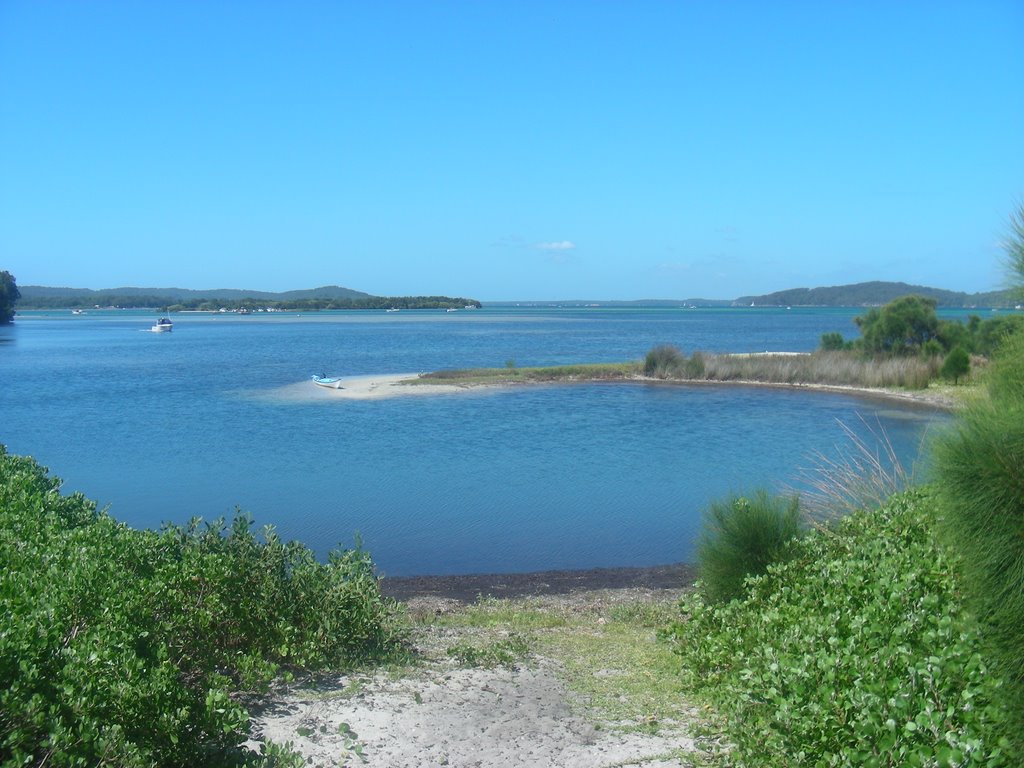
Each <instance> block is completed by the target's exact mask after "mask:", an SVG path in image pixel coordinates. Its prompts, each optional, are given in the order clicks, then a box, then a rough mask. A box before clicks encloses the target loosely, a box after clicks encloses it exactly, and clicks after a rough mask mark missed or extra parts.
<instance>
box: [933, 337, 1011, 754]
mask: <svg viewBox="0 0 1024 768" xmlns="http://www.w3.org/2000/svg"><path fill="white" fill-rule="evenodd" d="M934 463H935V475H936V480H935V485H936V487H937V488H938V490H939V492H940V494H941V499H942V502H943V512H944V515H945V521H944V522H945V529H946V533H947V535H948V538H949V541H950V542H951V543H952V545H953V546H954V547H955V548H956V549H957V550H959V551H960V553H961V554H962V563H963V565H962V567H963V573H964V583H965V586H966V588H967V591H968V595H969V596H970V598H971V604H972V605H973V607H974V608H975V610H976V611H977V612H978V614H979V616H980V617H981V619H982V620H983V621H984V622H985V625H986V627H987V630H988V634H989V637H990V638H991V640H992V644H993V650H994V652H995V654H996V656H997V658H998V659H999V661H1000V664H1001V667H1002V669H1003V670H1004V671H1005V673H1006V674H1007V676H1008V677H1009V679H1010V680H1011V681H1012V682H1013V683H1014V685H1015V686H1016V694H1017V699H1018V708H1019V712H1018V718H1019V724H1020V728H1021V733H1022V734H1024V337H1020V336H1015V337H1013V338H1011V339H1010V340H1008V341H1007V342H1006V343H1005V345H1004V347H1003V349H1002V350H1001V353H1000V355H999V356H998V357H997V358H996V359H995V360H994V361H993V364H992V367H991V370H990V373H989V380H988V398H987V399H984V400H981V401H979V402H976V403H974V404H973V405H972V406H971V407H970V408H968V409H966V410H965V411H963V412H962V413H961V414H960V415H959V417H958V418H957V420H956V422H955V424H954V426H953V428H952V429H950V430H949V431H948V432H946V433H945V434H943V435H942V436H941V437H940V438H939V439H938V440H937V441H936V444H935V448H934ZM1021 742H1022V746H1024V736H1022V739H1021Z"/></svg>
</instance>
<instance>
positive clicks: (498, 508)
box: [0, 308, 942, 576]
mask: <svg viewBox="0 0 1024 768" xmlns="http://www.w3.org/2000/svg"><path fill="white" fill-rule="evenodd" d="M856 314H857V312H855V311H852V310H849V311H848V310H807V309H794V310H789V311H787V310H782V309H779V310H765V309H707V310H683V309H602V308H588V309H555V308H553V309H488V308H485V309H482V310H475V311H465V310H464V311H460V312H455V313H444V312H428V311H419V312H414V311H402V312H397V313H385V312H358V313H356V312H349V313H341V312H339V313H313V314H305V315H296V314H283V313H282V314H272V315H250V316H237V315H227V316H223V315H204V314H182V315H176V316H175V317H174V331H173V333H170V334H155V333H149V332H148V328H149V326H150V325H151V324H152V322H153V321H154V319H155V315H153V314H152V313H136V312H124V311H121V312H117V311H111V312H91V313H88V314H86V315H81V316H72V315H71V314H70V312H50V313H42V312H40V313H36V312H23V313H21V314H19V315H18V317H17V321H16V323H15V324H14V325H13V326H10V327H5V328H0V443H3V444H5V445H6V446H7V448H8V450H9V452H11V453H18V454H29V455H32V456H34V457H36V458H37V459H38V460H39V461H40V462H41V463H42V464H44V465H45V466H48V467H49V468H50V470H51V472H52V473H53V474H55V475H57V476H59V477H61V478H62V479H63V480H64V483H65V485H64V487H65V490H68V491H71V490H77V491H82V492H83V493H85V494H86V495H87V496H88V497H90V498H92V499H95V500H96V501H97V502H98V503H99V504H100V505H101V506H106V505H109V510H110V512H111V514H113V515H114V516H115V517H116V518H118V519H120V520H123V521H125V522H127V523H129V524H131V525H133V526H136V527H154V528H155V527H159V526H160V524H161V523H162V522H163V521H172V522H176V523H184V522H186V521H187V520H188V519H189V518H191V517H193V516H201V517H203V518H206V519H212V518H216V517H219V516H227V517H230V516H231V515H232V514H233V513H234V510H235V508H236V506H237V507H240V508H241V509H243V510H245V511H248V512H250V513H251V514H252V515H253V516H254V517H255V519H256V522H257V524H258V525H260V526H262V525H264V524H273V525H274V526H276V528H277V530H278V532H279V533H280V534H281V535H282V536H283V537H285V538H288V539H291V538H297V539H300V540H302V541H303V542H304V543H306V544H308V545H309V546H310V547H312V548H313V549H314V550H316V551H317V552H318V553H319V554H320V555H325V554H326V552H327V551H328V550H330V549H331V548H332V547H335V546H339V545H341V546H349V545H351V544H352V542H353V537H354V534H355V533H356V532H358V533H359V534H360V535H361V536H362V539H363V541H364V544H365V546H366V547H367V548H368V549H369V550H370V551H371V552H372V554H373V556H374V559H375V561H376V562H377V564H378V566H379V568H380V569H381V571H383V572H384V573H386V574H389V575H394V576H398V575H423V574H453V573H472V572H512V571H533V570H545V569H555V568H590V567H603V566H627V565H656V564H662V563H671V562H679V561H686V560H688V559H689V558H690V557H691V556H692V549H693V544H694V541H695V538H696V536H697V533H698V530H699V523H700V513H701V509H702V508H704V507H705V506H706V505H707V504H708V502H709V501H710V500H712V499H715V498H717V497H720V496H723V495H725V494H727V493H729V492H733V491H746V490H750V489H752V488H754V487H756V486H758V485H767V486H771V487H773V488H779V487H780V486H783V485H785V484H791V483H795V482H797V481H798V480H799V476H800V473H801V469H805V468H807V467H809V466H811V465H813V464H814V458H813V457H814V455H815V454H817V453H824V454H826V455H835V453H836V450H837V446H843V445H845V444H846V439H845V437H844V434H843V430H842V427H841V423H842V424H846V425H848V426H850V427H851V428H855V429H857V430H858V431H861V432H864V431H865V429H864V426H863V424H862V420H864V421H866V422H867V423H868V424H871V425H872V426H873V427H875V428H876V429H877V428H878V426H879V425H880V426H881V427H882V428H884V430H885V431H886V433H887V434H888V435H889V437H890V439H891V440H892V441H893V442H894V443H895V444H896V446H897V448H898V450H899V452H900V453H901V454H902V455H903V457H904V461H905V463H907V464H912V463H913V462H914V460H915V457H916V456H917V454H918V450H919V446H920V444H921V440H922V437H923V435H924V434H925V432H926V431H927V429H928V428H929V426H930V425H933V424H934V423H935V422H936V421H941V420H942V416H941V415H939V414H936V413H935V412H933V411H931V410H927V409H919V408H912V407H909V406H903V405H901V404H895V403H893V402H892V401H885V400H877V399H866V398H858V397H851V396H847V395H838V394H831V393H814V392H795V391H790V390H778V389H758V388H747V387H736V386H727V387H718V386H666V385H643V384H625V383H615V384H585V385H551V386H538V387H525V388H516V389H511V390H485V391H470V392H464V393H457V394H450V395H437V396H430V397H413V398H395V399H389V400H377V401H349V400H338V401H332V400H325V399H321V398H308V399H307V398H303V397H295V396H294V393H295V392H296V391H297V388H298V387H299V386H300V385H305V383H307V382H308V379H309V376H310V375H311V374H313V373H319V372H321V371H323V372H327V373H328V374H330V375H338V376H353V375H362V374H382V373H404V372H416V371H428V370H436V369H439V368H447V367H463V366H497V367H501V366H504V365H505V364H506V361H509V360H514V361H515V362H516V363H517V364H518V365H552V364H560V363H578V362H605V361H623V360H635V359H640V358H642V357H643V356H644V354H645V353H646V352H647V350H648V349H650V348H651V347H653V346H655V345H656V344H661V343H671V344H676V345H678V346H679V347H680V348H681V349H683V350H684V351H685V352H687V354H689V353H690V352H692V351H693V350H695V349H701V350H706V351H713V352H749V351H765V350H771V351H784V350H789V351H809V350H811V349H813V348H814V347H815V346H816V345H817V343H818V340H819V337H820V335H821V334H822V333H824V332H827V331H835V330H838V331H842V332H843V333H844V334H846V335H847V336H855V335H856V329H855V327H854V326H853V324H852V318H853V317H854V316H855V315H856ZM308 386H309V387H314V385H313V384H312V383H311V382H308ZM298 391H301V389H299V390H298ZM285 393H288V394H285Z"/></svg>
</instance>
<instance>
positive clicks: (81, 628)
mask: <svg viewBox="0 0 1024 768" xmlns="http://www.w3.org/2000/svg"><path fill="white" fill-rule="evenodd" d="M251 526H252V522H251V520H249V519H248V518H245V517H241V516H240V517H238V518H236V520H235V521H234V524H233V525H232V526H231V528H230V529H225V527H224V525H223V523H217V524H214V525H208V526H201V525H200V524H199V523H198V521H194V522H193V523H192V524H191V525H189V526H187V527H184V528H176V527H172V528H167V529H165V530H164V531H161V532H155V531H136V530H132V529H130V528H128V527H127V526H125V525H123V524H121V523H118V522H116V521H115V520H114V519H113V518H111V517H110V516H109V515H107V514H105V513H103V512H97V510H96V505H95V504H94V503H93V502H91V501H89V500H88V499H86V498H85V497H83V496H82V495H81V494H74V495H70V496H63V495H61V493H60V481H59V480H57V479H56V478H51V477H49V476H48V475H47V472H46V470H45V469H44V468H42V467H40V466H39V465H38V464H37V463H36V462H34V461H33V460H32V459H29V458H23V457H17V456H11V455H8V454H7V452H6V450H5V449H4V448H3V447H2V446H0V611H2V614H3V616H4V622H3V625H2V626H0V763H2V764H3V765H50V764H53V765H88V766H92V765H120V766H151V765H169V766H170V765H176V766H180V765H218V766H219V765H228V764H239V763H241V762H244V761H249V762H254V761H258V759H259V758H257V757H255V756H252V755H249V753H248V752H247V751H246V750H244V749H243V748H242V747H241V744H242V742H243V741H244V739H245V738H246V730H247V726H248V714H247V712H246V710H245V709H244V708H243V707H242V706H241V704H239V703H238V701H237V700H236V699H235V698H234V694H235V693H236V692H244V691H255V692H258V691H261V690H263V689H264V688H265V686H266V685H267V683H268V682H269V681H270V680H272V679H273V678H274V677H275V676H276V675H278V674H279V673H281V672H284V671H287V670H289V669H291V668H294V667H302V668H307V669H316V668H322V667H328V666H336V665H343V664H350V663H355V662H357V661H359V660H364V659H369V658H373V657H375V656H378V655H380V654H383V653H386V652H388V650H389V649H391V648H393V647H394V646H395V644H396V641H397V640H398V636H397V634H396V631H395V629H394V627H395V623H394V621H393V606H392V605H391V604H390V603H389V602H388V601H386V600H384V599H383V598H382V597H381V595H380V592H379V590H378V582H377V579H376V577H375V576H374V575H373V565H372V562H371V560H370V558H369V556H368V555H367V554H366V553H365V552H363V551H361V550H359V549H356V550H353V551H347V552H336V553H332V555H331V557H330V561H329V562H328V563H327V564H322V563H319V562H317V561H316V560H315V558H314V557H313V556H312V554H311V553H310V551H309V550H308V549H306V548H305V547H303V546H301V545H299V544H296V543H290V544H285V543H283V542H282V541H281V540H280V539H279V538H278V537H277V536H276V535H275V534H274V533H273V531H272V530H270V529H267V530H266V531H265V532H264V534H263V537H262V540H259V539H257V537H256V536H255V535H254V534H253V533H252V531H251ZM282 755H285V752H284V751H282V750H280V749H278V748H272V749H270V750H269V751H268V752H267V759H273V760H277V761H278V762H280V760H282V759H284V758H283V757H282Z"/></svg>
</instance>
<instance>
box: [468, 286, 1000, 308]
mask: <svg viewBox="0 0 1024 768" xmlns="http://www.w3.org/2000/svg"><path fill="white" fill-rule="evenodd" d="M910 294H914V295H917V296H925V297H927V298H930V299H935V301H936V303H937V304H938V306H940V307H946V308H957V309H959V308H963V309H972V308H975V307H985V308H992V307H1013V306H1016V304H1018V303H1019V302H1018V301H1017V300H1015V298H1014V296H1013V294H1012V293H1011V292H1010V291H987V292H985V293H964V292H962V291H947V290H944V289H942V288H929V287H927V286H924V285H910V284H909V283H898V282H884V281H880V280H875V281H872V282H867V283H852V284H850V285H835V286H828V287H821V288H790V289H787V290H785V291H776V292H775V293H766V294H763V295H761V296H740V297H738V298H735V299H704V298H697V299H636V300H632V301H598V300H582V299H572V300H564V301H501V302H495V301H487V302H484V304H485V306H488V307H495V306H523V307H527V306H533V307H549V306H565V307H587V306H601V307H679V306H685V307H751V306H753V307H880V306H882V305H883V304H888V303H889V302H890V301H892V300H893V299H896V298H899V297H900V296H907V295H910Z"/></svg>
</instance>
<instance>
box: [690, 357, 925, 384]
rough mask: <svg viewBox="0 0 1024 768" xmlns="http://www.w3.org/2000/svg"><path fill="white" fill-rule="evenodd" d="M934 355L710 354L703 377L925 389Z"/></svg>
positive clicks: (727, 379)
mask: <svg viewBox="0 0 1024 768" xmlns="http://www.w3.org/2000/svg"><path fill="white" fill-rule="evenodd" d="M940 362H941V361H939V360H937V359H936V358H931V357H919V356H915V357H884V356H879V357H865V356H864V355H862V354H859V353H856V352H847V351H834V350H833V351H826V350H822V351H817V352H811V353H808V354H781V353H777V354H758V355H707V356H706V358H705V370H704V373H703V376H702V378H704V379H707V380H711V381H756V382H765V383H776V384H824V385H831V386H854V387H902V388H905V389H924V388H926V387H927V386H928V383H929V382H930V381H931V380H932V379H934V378H935V377H936V376H937V375H938V372H939V363H940Z"/></svg>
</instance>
